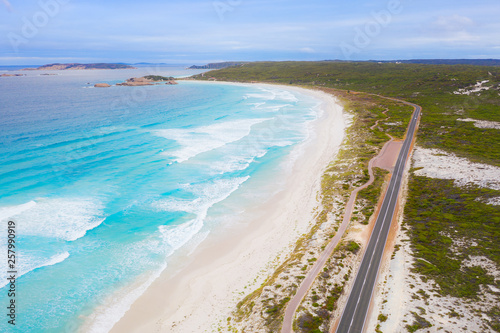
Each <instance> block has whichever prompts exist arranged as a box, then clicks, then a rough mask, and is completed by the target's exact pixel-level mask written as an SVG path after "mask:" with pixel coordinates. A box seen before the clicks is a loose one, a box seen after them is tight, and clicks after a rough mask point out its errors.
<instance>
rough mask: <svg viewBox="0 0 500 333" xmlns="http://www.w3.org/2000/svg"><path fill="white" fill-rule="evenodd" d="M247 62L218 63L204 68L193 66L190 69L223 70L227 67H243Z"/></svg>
mask: <svg viewBox="0 0 500 333" xmlns="http://www.w3.org/2000/svg"><path fill="white" fill-rule="evenodd" d="M246 63H247V62H230V61H226V62H216V63H211V64H206V65H203V66H196V65H193V66H191V67H189V69H221V68H226V67H234V66H241V65H244V64H246Z"/></svg>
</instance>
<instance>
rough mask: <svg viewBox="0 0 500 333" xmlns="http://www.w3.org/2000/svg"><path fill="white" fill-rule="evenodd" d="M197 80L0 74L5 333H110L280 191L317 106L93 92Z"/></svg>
mask: <svg viewBox="0 0 500 333" xmlns="http://www.w3.org/2000/svg"><path fill="white" fill-rule="evenodd" d="M1 72H5V71H2V70H1V68H0V73H1ZM200 72H203V71H200V70H197V71H196V70H186V69H183V68H174V67H156V68H149V67H144V68H139V69H135V70H91V71H55V72H53V71H51V72H46V73H51V74H57V75H40V74H45V72H39V71H25V72H21V71H19V72H15V73H24V74H26V76H22V77H1V78H0V153H1V155H0V156H1V163H0V221H1V224H2V227H1V232H0V237H1V238H0V246H1V253H3V258H2V259H1V264H0V287H1V289H0V308H1V309H3V310H2V311H3V312H4V313H2V316H1V317H2V318H3V319H2V320H0V331H1V332H75V331H77V330H79V329H81V327H82V325H86V326H85V327H88V329H87V331H91V332H107V331H108V330H109V329H110V328H111V327H112V325H113V323H115V322H116V320H118V319H119V318H120V317H121V316H122V315H123V313H124V312H125V311H126V310H127V309H128V307H129V306H130V304H131V303H132V302H133V301H134V300H135V299H136V298H137V297H138V296H139V295H140V294H141V293H142V292H143V291H144V290H145V289H146V288H147V287H148V286H149V285H150V284H151V283H152V281H153V280H154V279H155V278H156V277H158V276H159V274H160V273H161V272H162V271H163V270H165V269H168V268H169V260H170V259H171V258H173V256H175V255H176V254H177V253H178V252H179V250H180V249H181V248H195V247H196V246H197V245H198V244H200V242H202V241H203V240H204V239H205V238H206V237H207V236H209V235H210V233H211V232H216V231H217V230H220V228H224V227H231V226H234V225H237V224H238V223H240V222H241V219H242V216H243V214H244V213H245V212H248V211H251V210H252V207H257V206H258V205H259V204H262V203H264V202H265V201H266V200H268V199H269V198H270V197H271V196H272V195H273V194H275V193H277V192H278V191H280V190H281V188H282V186H284V182H285V180H286V176H287V174H289V172H290V171H291V167H292V165H293V162H294V160H295V159H296V158H297V157H298V156H299V150H300V145H301V143H303V142H304V141H305V140H307V139H308V138H309V137H310V135H311V122H312V121H313V120H315V119H317V118H318V117H319V112H320V108H319V104H320V102H319V101H318V100H316V99H314V98H313V97H311V96H308V95H303V94H300V93H298V92H296V91H290V90H286V89H283V88H281V87H273V86H263V85H237V84H223V83H210V82H208V83H207V82H193V81H179V84H178V85H155V86H143V87H123V86H113V87H110V88H94V87H93V84H95V83H98V82H106V83H110V84H115V83H118V82H122V81H124V80H125V79H127V78H130V77H138V76H142V75H146V74H155V75H164V76H175V77H182V76H187V75H192V74H195V73H200ZM9 73H14V72H9ZM9 221H12V222H13V224H14V225H15V228H14V229H15V243H14V246H15V247H14V248H12V247H11V249H12V250H13V251H15V264H14V266H12V267H9V266H8V265H9V264H12V262H8V258H7V251H8V249H7V246H8V239H9V238H8V237H9V236H8V222H9ZM11 239H12V236H11ZM11 244H13V243H12V242H11ZM11 253H12V252H11ZM9 271H15V273H14V275H15V277H16V280H15V283H14V290H15V295H14V296H13V295H11V294H12V293H9V289H12V285H11V283H10V282H9V280H8V279H7V278H8V277H9V276H10V275H12V273H8V272H9ZM9 294H10V295H9ZM12 300H14V304H15V315H16V316H15V323H16V325H15V326H13V325H11V324H9V323H8V319H9V317H8V316H7V314H8V313H9V311H10V310H9V309H7V307H8V306H9V305H10V304H11V302H12Z"/></svg>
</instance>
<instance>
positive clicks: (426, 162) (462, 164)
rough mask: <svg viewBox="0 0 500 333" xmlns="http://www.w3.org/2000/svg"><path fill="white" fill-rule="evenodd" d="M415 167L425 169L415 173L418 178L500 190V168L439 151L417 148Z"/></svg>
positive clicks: (414, 155) (414, 158)
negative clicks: (446, 180) (425, 177)
mask: <svg viewBox="0 0 500 333" xmlns="http://www.w3.org/2000/svg"><path fill="white" fill-rule="evenodd" d="M413 161H414V162H413V166H414V167H415V168H423V169H420V170H417V171H415V174H416V175H417V176H427V177H430V178H441V179H453V180H454V181H455V184H456V185H457V186H464V185H467V184H474V185H477V186H480V187H486V188H491V189H494V190H500V168H499V167H496V166H493V165H489V164H482V163H474V162H470V161H469V160H468V159H466V158H463V157H457V156H456V155H454V154H452V153H447V152H445V151H443V150H439V149H427V148H422V147H416V148H415V153H414V154H413Z"/></svg>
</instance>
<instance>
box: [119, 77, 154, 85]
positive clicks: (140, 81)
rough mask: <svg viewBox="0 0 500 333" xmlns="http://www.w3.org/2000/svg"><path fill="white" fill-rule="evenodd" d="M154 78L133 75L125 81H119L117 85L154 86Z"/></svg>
mask: <svg viewBox="0 0 500 333" xmlns="http://www.w3.org/2000/svg"><path fill="white" fill-rule="evenodd" d="M151 82H152V80H149V79H146V78H145V77H132V78H130V79H128V80H127V81H125V82H122V83H117V84H116V85H117V86H152V85H153V84H152V83H151Z"/></svg>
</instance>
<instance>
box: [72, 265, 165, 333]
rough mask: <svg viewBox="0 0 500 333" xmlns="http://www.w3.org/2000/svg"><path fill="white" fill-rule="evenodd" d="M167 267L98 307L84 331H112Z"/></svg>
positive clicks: (98, 332) (103, 332)
mask: <svg viewBox="0 0 500 333" xmlns="http://www.w3.org/2000/svg"><path fill="white" fill-rule="evenodd" d="M166 267H167V265H166V264H164V265H163V266H162V267H160V268H159V269H158V270H157V271H155V272H154V273H153V274H150V275H146V274H145V275H144V276H143V277H142V279H138V282H136V283H135V284H134V285H132V286H129V287H128V288H125V289H124V290H121V291H120V292H118V293H116V294H114V295H112V296H110V297H109V299H108V300H106V301H105V302H104V304H105V305H104V306H100V307H98V308H97V309H96V310H95V311H94V312H93V313H92V314H91V315H90V316H89V321H88V323H87V325H84V327H83V330H82V331H85V332H89V333H107V332H109V331H111V329H112V328H113V326H114V325H115V324H116V323H117V322H118V321H119V320H120V319H121V318H122V317H123V315H124V314H125V313H126V312H127V311H128V310H129V309H130V306H131V305H132V304H133V303H134V302H135V301H136V300H137V299H138V298H139V296H141V295H142V294H144V292H145V291H146V289H147V288H148V287H149V286H150V285H151V284H152V283H153V281H154V280H156V279H157V278H158V277H159V276H160V274H161V272H162V271H163V270H164V269H165V268H166Z"/></svg>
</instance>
